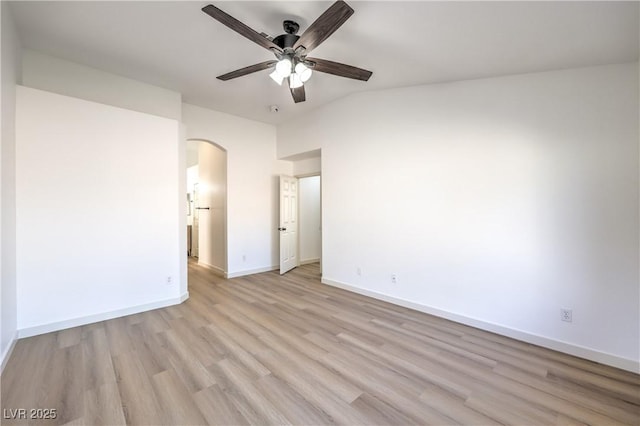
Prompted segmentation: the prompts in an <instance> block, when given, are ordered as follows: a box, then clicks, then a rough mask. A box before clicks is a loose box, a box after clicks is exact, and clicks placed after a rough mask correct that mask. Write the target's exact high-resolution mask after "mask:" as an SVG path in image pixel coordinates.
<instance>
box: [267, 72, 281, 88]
mask: <svg viewBox="0 0 640 426" xmlns="http://www.w3.org/2000/svg"><path fill="white" fill-rule="evenodd" d="M269 77H271V79H272V80H273V81H275V82H276V83H278V84H279V85H280V86H282V80H284V77H283V76H281V75H280V74H279V73H278V70H274V71H273V72H272V73H271V74H269Z"/></svg>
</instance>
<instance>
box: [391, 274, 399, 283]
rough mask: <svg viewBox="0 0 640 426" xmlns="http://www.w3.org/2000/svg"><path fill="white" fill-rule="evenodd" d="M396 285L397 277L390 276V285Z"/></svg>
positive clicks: (394, 275)
mask: <svg viewBox="0 0 640 426" xmlns="http://www.w3.org/2000/svg"><path fill="white" fill-rule="evenodd" d="M397 283H398V277H397V276H396V274H391V284H397Z"/></svg>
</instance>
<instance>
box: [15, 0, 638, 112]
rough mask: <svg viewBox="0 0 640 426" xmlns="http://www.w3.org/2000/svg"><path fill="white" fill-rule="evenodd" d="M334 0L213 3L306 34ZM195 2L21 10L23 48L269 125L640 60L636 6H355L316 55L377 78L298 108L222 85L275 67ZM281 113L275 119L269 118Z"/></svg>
mask: <svg viewBox="0 0 640 426" xmlns="http://www.w3.org/2000/svg"><path fill="white" fill-rule="evenodd" d="M331 3H332V2H326V1H323V2H319V1H281V2H270V1H258V2H248V1H214V2H213V4H214V5H216V6H217V7H219V8H221V9H223V10H224V11H225V12H227V13H229V14H230V15H232V16H234V17H235V18H237V19H239V20H241V21H242V22H244V23H246V24H247V25H249V26H250V27H252V28H253V29H255V30H256V31H258V32H264V33H266V34H269V35H272V36H273V35H278V34H281V33H282V32H283V31H282V21H283V20H284V19H292V20H294V21H296V22H298V23H299V24H300V31H301V32H302V31H304V29H306V27H307V26H308V25H310V24H311V23H312V22H313V21H314V20H315V19H316V18H317V17H318V16H320V14H322V12H324V11H325V10H326V9H327V8H328V7H329V6H330V5H331ZM206 4H208V3H207V2H198V1H178V2H167V1H158V2H154V1H141V2H128V1H113V2H94V1H82V2H77V1H70V2H58V1H44V2H32V1H28V2H14V3H13V4H12V5H11V6H12V11H13V15H14V18H15V21H16V25H17V27H18V32H19V35H20V38H21V42H22V45H23V47H25V48H28V49H33V50H37V51H40V52H43V53H46V54H49V55H52V56H56V57H59V58H62V59H66V60H70V61H74V62H78V63H81V64H84V65H88V66H91V67H94V68H98V69H101V70H104V71H108V72H111V73H114V74H118V75H122V76H125V77H129V78H133V79H136V80H140V81H143V82H146V83H150V84H154V85H157V86H161V87H164V88H167V89H171V90H175V91H177V92H180V93H182V94H183V99H184V101H185V102H188V103H192V104H195V105H199V106H203V107H207V108H212V109H215V110H218V111H223V112H227V113H230V114H235V115H238V116H242V117H246V118H251V119H255V120H259V121H263V122H269V123H279V122H282V121H284V120H289V119H293V118H295V117H296V116H298V115H300V114H304V113H305V112H306V111H310V110H311V109H315V108H317V107H318V106H320V105H324V104H326V103H328V102H331V101H333V100H335V99H338V98H341V97H344V96H346V95H348V94H351V93H354V92H359V91H364V90H376V89H384V88H393V87H403V86H412V85H419V84H430V83H439V82H450V81H457V80H467V79H476V78H484V77H491V76H500V75H508V74H520V73H529V72H538V71H546V70H554V69H564V68H571V67H582V66H591V65H601V64H607V63H621V62H630V61H635V60H638V57H639V49H640V48H639V40H638V39H639V36H638V34H639V24H638V21H639V8H638V2H613V1H603V2H591V1H588V2H416V1H412V2H398V1H387V2H384V1H371V2H369V1H353V0H350V1H349V4H350V5H351V7H352V8H353V9H354V10H355V13H354V15H353V16H352V17H351V18H350V19H349V20H348V21H347V22H346V23H345V24H344V25H343V26H342V27H340V28H339V29H338V30H337V31H336V32H335V33H334V34H333V35H332V36H331V38H330V39H328V40H327V41H326V42H325V43H323V44H322V45H321V46H319V47H318V48H317V49H316V50H314V56H318V57H322V58H326V59H330V60H333V61H337V62H343V63H348V64H354V65H357V66H359V67H362V68H365V69H368V70H371V71H373V76H372V77H371V79H370V80H369V81H368V82H361V81H356V80H350V79H345V78H340V77H336V76H332V75H329V74H318V75H316V76H314V78H312V79H311V80H310V81H309V82H307V84H306V85H305V86H306V91H307V95H308V101H307V102H305V103H300V104H294V103H293V101H292V99H291V95H290V93H289V90H288V89H287V88H285V87H281V86H278V85H277V84H275V83H274V82H273V81H272V80H271V79H269V77H268V72H267V71H264V72H257V73H254V74H251V75H247V76H245V77H242V78H238V79H235V80H231V81H226V82H225V81H220V80H217V79H216V78H215V76H217V75H220V74H224V73H225V72H229V71H232V70H235V69H238V68H241V67H244V66H247V65H251V64H255V63H258V62H261V61H266V60H269V59H273V55H272V54H271V53H270V52H269V51H267V50H265V49H262V48H261V47H259V46H257V45H254V44H253V43H249V42H247V40H245V39H244V38H243V37H242V36H240V35H238V34H237V33H235V32H233V31H230V30H229V29H228V28H226V27H225V26H223V25H221V24H220V23H218V22H216V21H214V20H213V19H211V18H210V17H209V16H207V15H206V14H204V13H203V12H202V11H201V8H202V7H203V6H205V5H206ZM270 105H278V106H279V112H278V113H272V112H270V111H269V106H270Z"/></svg>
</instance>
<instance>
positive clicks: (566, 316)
mask: <svg viewBox="0 0 640 426" xmlns="http://www.w3.org/2000/svg"><path fill="white" fill-rule="evenodd" d="M560 320H561V321H564V322H572V321H573V311H572V310H571V309H560Z"/></svg>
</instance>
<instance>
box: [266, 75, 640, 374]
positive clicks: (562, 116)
mask: <svg viewBox="0 0 640 426" xmlns="http://www.w3.org/2000/svg"><path fill="white" fill-rule="evenodd" d="M638 108H639V106H638V64H637V63H634V64H621V65H610V66H601V67H592V68H583V69H572V70H564V71H556V72H545V73H537V74H527V75H517V76H508V77H501V78H491V79H483V80H474V81H464V82H457V83H450V84H438V85H431V86H421V87H410V88H404V89H394V90H387V91H378V92H368V93H361V94H357V95H353V96H351V97H347V98H345V99H342V100H339V101H337V102H334V103H333V104H331V105H327V106H325V107H323V108H319V109H317V110H316V111H314V112H313V113H311V114H309V115H308V116H306V117H303V118H299V119H297V120H295V121H292V122H290V123H288V124H284V125H282V126H279V127H278V135H279V139H278V154H279V157H280V158H282V157H285V156H290V155H295V154H297V153H299V152H306V151H311V150H315V149H322V191H323V238H324V240H323V273H324V277H325V278H326V282H328V283H333V284H336V285H347V286H351V287H352V288H356V289H359V291H362V292H369V293H371V294H377V295H378V297H390V298H393V300H396V301H401V302H402V301H404V302H402V303H405V304H408V305H411V306H414V307H418V308H420V309H423V310H426V311H429V312H434V313H437V314H439V315H442V316H446V317H449V318H454V319H456V320H458V321H463V322H467V323H470V324H473V325H477V326H480V327H483V328H486V329H493V330H497V331H499V332H501V333H503V334H507V335H512V336H516V337H518V338H520V339H524V340H528V341H531V342H536V343H539V344H543V345H546V346H549V347H554V348H557V349H560V350H564V351H567V352H570V353H574V354H577V355H580V356H584V357H589V358H591V359H595V360H598V361H601V362H605V363H609V364H613V365H617V366H620V367H623V368H627V369H635V370H636V371H637V370H638V359H639V347H640V341H639V336H640V329H639V324H640V317H639V315H640V314H639V312H640V307H639V303H640V302H639V301H640V294H639V285H638V282H639V277H638V250H639V249H638V246H639V244H638V231H639V226H638V221H639V214H638V194H639V185H638V116H639V111H638ZM302 133H304V134H305V135H306V136H305V137H304V138H298V137H297V136H296V135H299V134H302ZM358 267H360V268H361V270H362V275H361V276H359V275H358V274H357V273H356V271H357V268H358ZM391 274H397V277H398V283H397V284H395V285H393V284H392V283H391V279H390V277H391ZM561 308H570V309H573V323H566V322H561V321H560V309H561Z"/></svg>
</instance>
